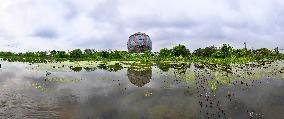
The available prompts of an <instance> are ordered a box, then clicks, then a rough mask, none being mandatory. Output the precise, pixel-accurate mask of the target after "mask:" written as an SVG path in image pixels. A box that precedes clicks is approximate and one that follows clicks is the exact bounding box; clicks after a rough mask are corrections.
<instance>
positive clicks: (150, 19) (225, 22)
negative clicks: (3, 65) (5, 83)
mask: <svg viewBox="0 0 284 119" xmlns="http://www.w3.org/2000/svg"><path fill="white" fill-rule="evenodd" d="M138 31H141V32H145V33H146V34H148V35H149V36H150V37H151V39H152V42H153V50H154V51H157V50H159V49H160V48H163V47H167V48H171V47H172V46H174V45H177V44H185V45H186V46H187V47H189V49H190V50H194V49H196V48H198V47H205V46H210V45H215V46H220V44H222V43H229V44H231V45H232V46H233V47H235V48H241V47H243V42H245V41H246V42H247V44H248V47H249V48H251V47H253V48H259V47H268V48H274V47H277V46H279V47H281V48H284V1H283V0H0V50H2V51H3V50H4V51H16V52H17V51H37V50H41V51H46V50H51V49H56V50H70V49H75V48H82V49H85V48H94V49H96V50H106V49H117V50H127V47H126V42H127V39H128V37H129V36H130V35H131V34H133V33H135V32H138Z"/></svg>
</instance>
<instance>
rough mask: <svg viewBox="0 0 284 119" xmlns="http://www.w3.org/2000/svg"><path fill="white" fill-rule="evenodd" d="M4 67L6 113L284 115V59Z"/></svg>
mask: <svg viewBox="0 0 284 119" xmlns="http://www.w3.org/2000/svg"><path fill="white" fill-rule="evenodd" d="M1 64H2V68H1V69H0V77H1V78H0V82H1V84H0V106H1V109H0V118H68V119H72V118H75V119H80V118H82V119H86V118H107V119H111V118H116V119H119V118H121V119H126V118H130V119H136V118H139V119H141V118H150V119H151V118H152V119H165V118H170V119H172V118H178V119H196V118H200V119H204V118H205V119H206V118H213V119H215V118H216V119H222V118H237V119H249V118H273V119H274V118H275V119H278V118H282V117H284V115H283V113H282V110H284V106H283V104H284V102H283V100H284V97H283V96H284V95H283V93H282V91H283V90H284V80H283V78H282V76H283V71H284V65H283V62H274V63H266V64H264V65H263V63H261V64H260V65H259V64H257V63H255V64H254V63H250V64H245V65H217V64H202V63H160V64H158V63H157V64H139V63H124V62H119V63H117V62H114V63H103V62H99V63H90V62H84V63H81V64H79V63H74V64H73V63H69V62H68V63H64V62H62V63H58V64H45V65H44V66H42V65H40V67H37V66H36V65H38V64H34V65H28V64H23V63H2V62H1ZM82 64H84V65H82ZM70 66H72V67H70ZM35 67H37V68H35ZM53 67H55V68H53ZM156 67H158V68H156ZM46 74H48V75H46ZM239 75H241V77H238V76H239ZM268 76H270V77H268ZM133 84H134V85H133ZM146 85H147V86H146Z"/></svg>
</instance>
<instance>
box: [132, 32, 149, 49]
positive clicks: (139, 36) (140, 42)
mask: <svg viewBox="0 0 284 119" xmlns="http://www.w3.org/2000/svg"><path fill="white" fill-rule="evenodd" d="M127 48H128V52H130V53H144V52H145V51H147V50H150V51H151V50H152V41H151V39H150V37H149V36H148V35H146V34H145V33H141V32H138V33H135V34H133V35H131V36H130V37H129V39H128V42H127Z"/></svg>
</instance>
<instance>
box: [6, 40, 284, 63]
mask: <svg viewBox="0 0 284 119" xmlns="http://www.w3.org/2000/svg"><path fill="white" fill-rule="evenodd" d="M0 57H1V58H10V59H12V58H14V59H31V60H32V59H51V60H59V59H61V60H97V61H102V60H111V61H112V60H116V61H146V62H148V61H191V60H202V59H203V60H207V59H239V58H243V59H250V60H260V59H283V57H284V56H283V54H282V53H280V52H279V50H278V48H275V49H274V50H269V49H267V48H260V49H256V50H254V49H249V50H247V49H245V48H244V49H234V48H233V47H232V46H230V45H229V44H223V45H222V46H221V47H215V46H208V47H205V48H198V49H196V50H194V51H193V52H190V51H189V50H188V49H187V48H186V46H185V45H181V44H179V45H177V46H174V47H173V48H172V49H167V48H163V49H161V50H160V51H159V52H151V51H146V52H145V53H143V54H136V53H128V52H127V51H118V50H114V51H111V50H109V51H95V50H93V49H85V50H83V51H82V50H81V49H74V50H72V51H70V52H66V51H56V50H52V51H50V52H47V51H39V52H24V53H14V52H0Z"/></svg>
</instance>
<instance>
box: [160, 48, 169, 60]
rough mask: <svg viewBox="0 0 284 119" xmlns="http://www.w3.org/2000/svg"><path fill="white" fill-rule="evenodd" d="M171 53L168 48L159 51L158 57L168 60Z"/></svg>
mask: <svg viewBox="0 0 284 119" xmlns="http://www.w3.org/2000/svg"><path fill="white" fill-rule="evenodd" d="M171 55H172V54H171V51H170V50H169V49H168V48H163V49H161V50H160V51H159V53H158V56H159V57H160V58H169V57H171Z"/></svg>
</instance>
